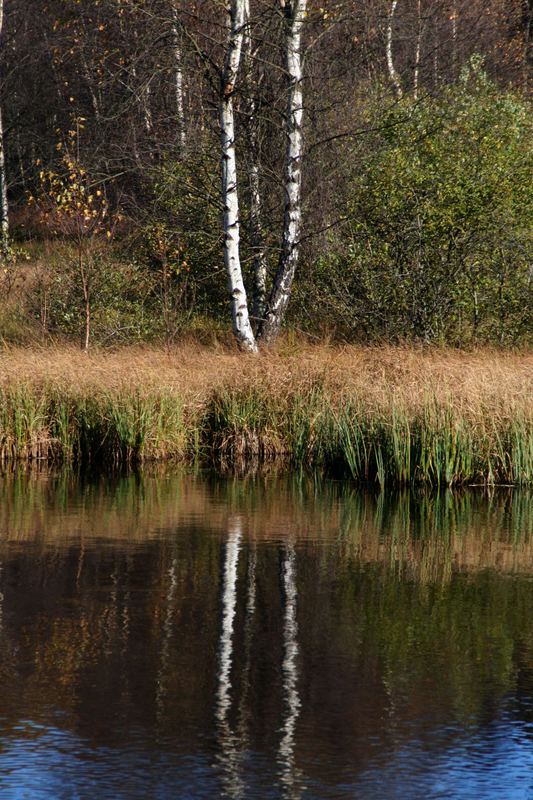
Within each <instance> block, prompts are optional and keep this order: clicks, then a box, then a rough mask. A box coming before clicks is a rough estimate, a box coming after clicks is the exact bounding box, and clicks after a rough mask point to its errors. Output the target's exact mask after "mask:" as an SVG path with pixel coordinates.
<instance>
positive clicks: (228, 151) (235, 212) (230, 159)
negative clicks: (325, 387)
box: [220, 0, 257, 352]
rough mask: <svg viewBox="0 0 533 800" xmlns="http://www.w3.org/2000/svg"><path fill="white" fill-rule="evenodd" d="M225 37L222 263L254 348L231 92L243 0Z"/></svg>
mask: <svg viewBox="0 0 533 800" xmlns="http://www.w3.org/2000/svg"><path fill="white" fill-rule="evenodd" d="M227 11H228V14H229V20H228V40H227V49H226V56H225V59H224V66H223V70H222V74H221V80H220V137H221V144H222V202H223V207H224V266H225V268H226V275H227V279H228V290H229V296H230V303H231V315H232V320H233V333H234V334H235V337H236V339H237V341H238V342H239V344H240V346H241V347H242V348H243V350H247V351H249V352H257V344H256V341H255V337H254V333H253V330H252V327H251V324H250V318H249V315H248V303H247V299H246V290H245V288H244V282H243V279H242V269H241V261H240V252H239V249H240V227H239V197H238V193H237V159H236V152H235V119H234V109H233V92H234V89H235V83H236V80H237V73H238V70H239V64H240V60H241V52H242V44H243V35H244V24H245V0H231V2H229V3H228V6H227Z"/></svg>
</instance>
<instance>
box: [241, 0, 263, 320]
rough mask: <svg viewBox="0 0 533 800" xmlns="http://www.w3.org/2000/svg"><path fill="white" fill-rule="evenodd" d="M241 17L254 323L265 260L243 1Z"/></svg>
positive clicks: (249, 43)
mask: <svg viewBox="0 0 533 800" xmlns="http://www.w3.org/2000/svg"><path fill="white" fill-rule="evenodd" d="M245 18H246V22H247V23H248V24H247V27H246V28H245V34H244V55H245V72H246V90H247V92H248V98H247V103H246V117H247V135H248V142H247V147H248V158H247V166H248V189H249V193H250V245H251V248H252V254H253V268H254V295H253V316H254V318H255V320H256V321H257V322H260V321H262V320H263V319H264V316H265V311H266V291H267V263H266V252H265V246H264V237H263V229H262V221H261V220H262V214H263V204H262V200H261V187H260V179H259V175H260V169H259V135H258V134H259V131H258V119H257V96H256V90H257V89H258V83H259V82H258V83H257V84H256V85H254V78H253V55H254V54H253V47H252V35H251V31H250V3H249V0H245Z"/></svg>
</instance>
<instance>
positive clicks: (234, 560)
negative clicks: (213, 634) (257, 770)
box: [215, 518, 244, 798]
mask: <svg viewBox="0 0 533 800" xmlns="http://www.w3.org/2000/svg"><path fill="white" fill-rule="evenodd" d="M241 538H242V525H241V520H240V519H238V518H237V519H235V520H233V522H232V524H231V525H230V529H229V533H228V539H227V542H226V548H225V552H224V571H223V575H222V630H221V632H220V641H219V647H218V672H217V692H216V704H215V717H216V721H217V728H218V737H219V743H220V755H219V761H220V764H221V767H222V770H223V781H224V788H225V793H226V794H227V795H228V796H229V797H233V798H240V797H244V787H243V784H242V780H241V778H240V774H239V773H240V752H239V739H238V737H237V736H235V734H234V733H233V731H232V730H231V727H230V724H229V721H228V712H229V709H230V706H231V665H232V657H233V629H234V622H235V613H236V609H237V567H238V563H239V552H240V547H241Z"/></svg>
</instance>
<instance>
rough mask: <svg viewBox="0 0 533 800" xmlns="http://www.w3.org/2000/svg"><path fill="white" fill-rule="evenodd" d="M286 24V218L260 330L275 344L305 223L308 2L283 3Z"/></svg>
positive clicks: (265, 339) (282, 0) (268, 342)
mask: <svg viewBox="0 0 533 800" xmlns="http://www.w3.org/2000/svg"><path fill="white" fill-rule="evenodd" d="M280 5H281V9H282V11H283V13H284V14H285V16H286V18H287V23H286V69H287V75H288V77H289V91H288V102H287V159H286V171H285V214H284V218H283V231H282V238H281V252H280V259H279V264H278V269H277V272H276V277H275V280H274V286H273V289H272V294H271V296H270V302H269V307H268V310H267V313H266V317H265V322H264V323H263V325H262V326H261V328H260V336H261V339H262V341H263V342H264V343H265V344H266V345H267V346H268V345H271V344H273V342H274V341H275V339H276V338H277V335H278V333H279V330H280V327H281V324H282V322H283V318H284V316H285V312H286V310H287V306H288V304H289V299H290V294H291V289H292V283H293V280H294V273H295V271H296V265H297V263H298V245H299V237H300V228H301V221H302V206H301V187H302V156H303V130H302V121H303V92H302V53H301V35H302V26H303V23H304V20H305V16H306V13H307V0H280Z"/></svg>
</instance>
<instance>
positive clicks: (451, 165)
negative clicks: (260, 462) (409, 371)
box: [0, 0, 533, 348]
mask: <svg viewBox="0 0 533 800" xmlns="http://www.w3.org/2000/svg"><path fill="white" fill-rule="evenodd" d="M238 5H239V3H238V2H236V1H235V0H233V2H232V3H228V4H226V3H221V2H216V1H215V0H204V1H203V2H202V1H200V2H192V0H191V1H190V2H184V1H182V0H91V2H87V1H86V0H52V1H51V2H49V3H45V4H37V5H36V4H35V3H34V2H31V0H5V8H3V9H2V10H3V20H2V21H3V25H2V41H1V47H0V59H1V96H0V106H1V112H2V125H1V138H2V144H3V146H2V151H1V154H0V155H1V158H0V172H1V177H2V187H1V189H2V191H1V192H0V194H1V199H2V209H1V211H2V213H1V223H2V239H3V242H2V244H3V247H2V251H3V267H2V271H1V275H0V299H1V307H0V336H1V337H2V339H3V340H4V341H5V342H7V343H9V342H17V343H31V342H41V341H42V342H49V341H56V342H57V341H61V340H63V339H64V338H67V339H68V338H70V339H76V340H79V339H80V337H81V341H82V345H83V346H84V347H86V348H88V346H89V341H90V342H91V343H92V342H99V343H104V344H118V343H124V342H128V343H131V342H152V343H153V342H158V341H164V342H166V343H167V345H170V344H172V342H174V341H175V340H176V339H179V338H180V337H181V336H183V335H184V334H185V333H187V335H188V336H191V337H192V338H194V339H196V340H200V341H212V340H213V339H214V338H215V337H218V338H221V337H226V338H227V337H228V335H229V329H230V328H229V323H230V319H231V317H230V304H229V301H228V289H227V280H226V275H225V270H224V253H223V251H224V244H225V242H226V239H227V235H228V234H227V231H226V236H225V235H224V227H223V217H224V213H223V212H224V202H225V200H223V197H222V195H221V189H220V185H221V177H220V172H221V170H220V164H221V154H222V150H221V144H220V109H221V104H222V103H223V102H224V98H225V97H227V96H228V95H231V100H232V104H233V109H234V117H235V145H236V164H237V170H238V173H237V174H238V190H239V202H240V205H239V210H238V222H239V223H240V260H241V265H242V272H243V277H244V285H245V287H246V290H247V292H248V295H249V297H250V304H252V301H253V307H252V305H250V318H251V326H252V328H254V329H255V330H257V329H258V328H259V327H260V324H261V317H262V316H264V313H265V308H267V307H268V295H269V293H270V290H271V287H272V285H273V284H274V283H275V280H276V274H277V273H276V271H277V270H279V264H280V251H281V250H282V249H283V246H284V244H283V241H282V240H283V236H284V233H283V217H284V209H285V211H286V207H287V179H286V174H287V159H288V149H287V133H289V134H290V133H291V131H290V124H291V120H290V115H288V111H287V97H288V95H290V92H291V75H290V74H289V72H290V71H289V70H288V68H287V60H286V59H287V47H288V44H287V43H288V31H289V32H290V26H291V24H293V22H294V15H295V14H296V13H298V12H299V13H300V16H301V19H300V22H301V44H300V55H301V63H302V77H301V90H302V93H303V107H302V119H301V133H302V134H303V149H302V151H301V154H300V155H299V156H298V167H299V168H300V169H301V193H300V195H299V196H298V198H297V202H298V205H299V206H300V208H301V215H302V216H301V227H300V229H299V232H298V241H297V248H298V253H297V255H298V263H297V268H296V274H295V279H294V284H293V285H292V294H291V298H290V304H289V308H288V316H287V319H286V320H285V325H286V326H287V327H288V329H289V330H291V331H293V332H294V331H296V332H297V333H299V332H304V333H306V334H308V335H309V336H310V337H311V339H314V337H317V338H318V339H323V338H324V337H327V338H328V339H330V340H331V339H333V340H342V341H352V342H360V341H364V342H371V341H384V340H386V341H398V340H420V341H424V342H439V343H447V344H452V345H460V346H471V345H472V344H478V343H487V342H489V343H497V344H506V345H507V344H510V345H517V344H528V343H531V340H532V332H533V326H532V321H533V314H532V309H533V304H532V286H533V216H532V211H533V181H532V180H531V176H532V174H533V173H532V167H533V126H532V123H533V109H532V106H531V86H532V75H533V73H532V69H533V49H532V46H531V33H532V24H533V23H532V18H533V3H532V2H531V0H527V1H524V0H491V1H490V2H477V0H468V2H466V0H392V2H391V1H390V0H366V1H365V2H360V1H359V2H357V1H354V0H342V1H341V2H331V1H330V0H321V3H320V4H318V3H315V2H311V3H309V4H306V3H303V4H302V3H301V0H293V3H292V5H291V4H290V3H288V2H286V3H285V2H283V0H277V1H276V2H275V1H274V0H272V1H270V0H269V2H264V1H263V0H257V2H251V5H250V4H249V3H248V2H245V3H244V12H245V17H244V18H243V20H241V27H240V28H239V26H238V24H237V26H235V24H234V23H235V19H236V18H235V13H236V11H235V10H236V8H237V7H238ZM237 10H238V8H237ZM291 14H292V22H291ZM237 23H238V19H237ZM232 25H233V28H232ZM235 32H237V34H239V32H241V33H242V34H243V40H242V42H241V44H242V52H241V58H240V65H239V69H238V71H237V72H236V75H235V80H234V81H233V83H231V86H230V89H229V90H228V85H229V84H228V81H227V80H226V81H225V78H226V79H227V65H228V54H229V53H230V51H231V48H232V47H233V46H234V43H232V39H231V37H232V33H233V34H235ZM292 84H293V86H294V79H293V80H292ZM289 138H290V136H289ZM222 160H223V159H222ZM258 203H259V205H258ZM258 263H260V264H261V265H262V266H261V269H262V270H263V273H262V274H263V278H261V280H262V281H263V284H264V285H263V286H262V288H261V280H259V281H258V274H260V273H258V266H257V265H258ZM260 290H261V291H262V295H261V291H260ZM258 291H259V294H260V295H261V296H258Z"/></svg>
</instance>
